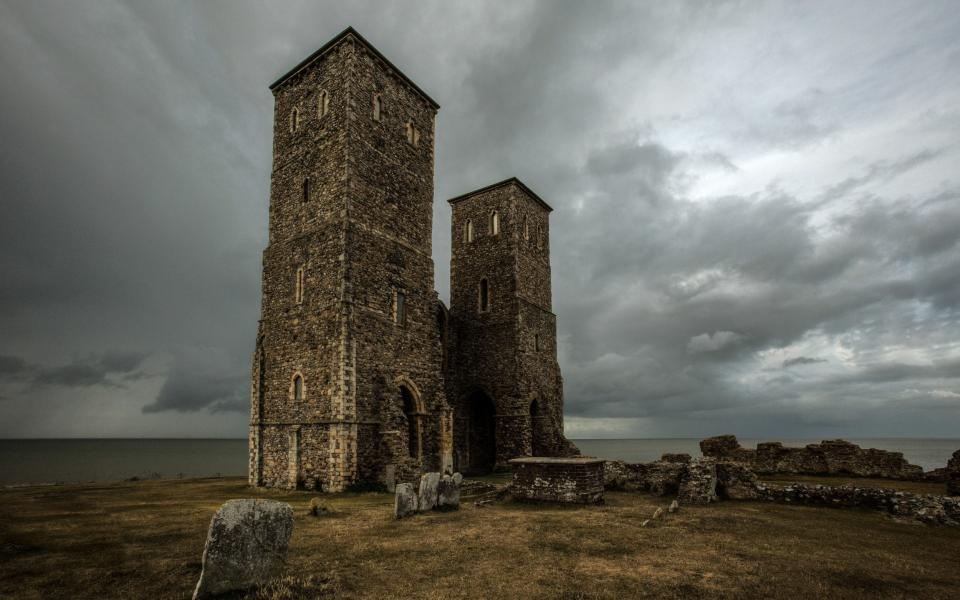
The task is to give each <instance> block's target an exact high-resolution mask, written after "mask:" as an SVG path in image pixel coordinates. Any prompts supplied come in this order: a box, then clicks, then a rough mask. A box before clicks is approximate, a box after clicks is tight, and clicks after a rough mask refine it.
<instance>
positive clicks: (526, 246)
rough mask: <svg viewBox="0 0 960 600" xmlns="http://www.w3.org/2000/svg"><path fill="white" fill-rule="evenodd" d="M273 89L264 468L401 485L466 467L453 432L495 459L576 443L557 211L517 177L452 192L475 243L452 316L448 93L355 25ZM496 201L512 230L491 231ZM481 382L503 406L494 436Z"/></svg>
mask: <svg viewBox="0 0 960 600" xmlns="http://www.w3.org/2000/svg"><path fill="white" fill-rule="evenodd" d="M271 90H272V91H273V94H274V100H275V103H274V141H273V172H272V175H271V189H270V208H269V242H268V245H267V248H266V249H265V250H264V253H263V281H262V286H263V292H262V293H263V299H262V308H261V318H260V321H259V325H258V331H257V338H256V339H257V341H256V347H255V350H254V355H253V362H252V369H251V381H252V385H251V408H250V414H251V420H250V445H249V448H250V471H249V473H250V475H249V479H250V483H251V484H252V485H265V486H272V487H286V488H293V487H306V488H311V489H322V490H325V491H340V490H343V489H345V488H347V487H348V486H350V485H353V484H370V483H379V484H385V485H387V486H388V487H390V486H392V485H393V484H394V483H395V482H400V481H416V480H417V479H418V478H419V475H420V473H422V472H424V471H450V470H452V468H453V466H454V465H453V462H454V461H453V457H454V448H455V446H456V447H457V449H458V450H459V455H462V456H467V457H469V455H470V450H469V447H470V445H471V443H473V444H474V445H477V444H478V443H487V442H485V441H484V440H488V441H489V444H490V446H491V447H490V448H487V449H486V450H489V451H490V453H491V459H490V464H491V466H492V465H493V464H497V465H505V464H506V461H507V460H508V459H509V458H512V457H514V456H521V455H529V454H531V453H538V454H552V455H564V454H571V453H575V452H576V448H575V447H574V446H573V445H572V444H570V443H569V442H568V441H567V440H566V439H565V438H564V437H563V429H562V409H563V388H562V380H561V378H560V370H559V367H558V365H557V361H556V318H555V316H554V315H553V313H552V312H551V307H550V261H549V235H548V234H549V230H548V223H547V214H548V213H549V210H550V208H549V207H548V206H547V205H546V204H545V203H544V202H543V201H542V200H540V199H539V198H537V197H536V195H535V194H533V193H532V192H530V190H529V189H527V188H526V186H524V185H523V184H522V183H520V182H519V181H517V180H515V179H514V180H508V182H504V183H509V185H504V184H496V185H494V186H490V187H489V188H486V189H485V191H488V192H489V193H486V194H476V195H475V196H476V197H475V198H473V199H471V200H470V201H469V202H464V203H462V204H459V205H455V206H454V213H455V214H454V220H455V221H456V219H457V215H458V214H459V215H464V214H467V213H468V212H471V211H472V212H475V213H476V216H475V217H474V223H475V227H476V238H475V242H474V244H471V245H470V247H469V248H466V247H461V246H459V245H458V242H459V240H461V239H462V238H460V237H457V236H455V239H454V249H455V252H454V254H455V255H454V258H453V260H452V261H451V271H452V273H453V274H454V280H453V282H452V283H453V285H452V287H453V291H452V298H453V300H452V305H451V311H449V314H448V311H446V309H445V308H444V307H443V305H442V304H441V303H440V301H439V299H438V297H437V293H436V291H435V290H434V281H433V274H434V264H433V259H432V247H431V245H432V237H431V233H432V218H433V191H434V190H433V168H434V121H435V117H436V111H437V109H438V108H439V107H438V106H437V104H436V103H435V102H434V101H433V100H431V99H430V98H429V97H428V96H427V95H426V94H425V93H424V92H423V91H422V90H420V89H419V88H418V87H417V86H416V84H414V83H413V82H412V81H411V80H410V79H408V78H407V77H406V76H405V75H403V74H402V73H401V72H400V71H399V70H398V69H397V68H396V67H395V66H393V65H392V64H390V62H389V61H388V60H387V59H386V58H385V57H384V56H383V55H382V54H380V53H379V52H378V51H377V50H376V49H375V48H373V46H371V45H370V44H369V42H367V41H366V40H364V39H363V38H362V37H361V36H360V35H359V34H358V33H357V32H355V31H354V30H352V29H347V30H346V31H344V32H343V33H341V34H340V35H339V36H337V37H336V38H334V39H333V40H331V41H330V42H329V43H327V44H326V45H325V46H324V47H323V48H321V49H320V50H318V51H317V52H316V53H314V54H313V55H311V56H310V57H308V58H307V59H306V60H305V61H303V62H302V63H301V64H300V65H298V66H297V67H296V68H294V70H292V71H291V72H289V73H287V74H286V75H284V76H283V77H282V78H281V79H280V80H279V81H277V82H276V83H274V85H272V86H271ZM493 209H496V210H498V211H499V213H498V214H499V215H500V216H499V219H500V230H501V233H500V234H499V235H498V236H489V235H486V234H487V233H489V232H487V231H486V229H485V228H486V227H488V226H489V211H490V210H493ZM458 210H459V212H458ZM484 212H486V213H487V214H486V215H481V213H484ZM457 227H458V226H457V225H456V224H455V225H454V229H455V231H456V230H457ZM457 235H459V233H458V234H457ZM458 251H459V252H458ZM480 278H486V279H487V280H488V282H489V285H490V303H491V310H489V311H484V314H482V315H481V314H478V312H477V311H476V297H475V296H472V297H471V295H472V294H474V293H475V292H476V285H477V283H478V281H479V279H480ZM296 382H300V383H296ZM473 392H479V393H483V394H485V395H486V397H489V398H490V399H491V401H490V404H491V406H492V405H493V403H494V402H495V403H496V406H495V408H492V409H491V410H490V415H488V416H489V417H490V423H486V421H484V424H483V427H482V428H483V429H484V431H480V429H481V426H480V420H479V419H477V418H473V417H471V413H470V412H469V408H470V406H471V405H470V403H469V402H468V397H469V394H471V393H473ZM448 394H453V396H454V397H455V400H456V401H455V402H454V403H453V406H451V404H450V403H448V400H447V396H448ZM455 408H456V409H457V412H456V413H455V412H454V409H455ZM475 416H476V415H474V417H475ZM455 432H456V438H455ZM478 432H479V433H478ZM471 436H472V437H471ZM471 440H473V442H471ZM478 440H480V441H479V442H478ZM493 445H495V450H494V448H493ZM494 454H495V456H493V455H494ZM475 455H476V453H475Z"/></svg>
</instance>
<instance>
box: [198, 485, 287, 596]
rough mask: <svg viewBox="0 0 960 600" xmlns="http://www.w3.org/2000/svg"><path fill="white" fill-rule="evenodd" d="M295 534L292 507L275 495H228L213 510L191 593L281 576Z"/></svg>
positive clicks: (220, 591)
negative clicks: (238, 497) (249, 497)
mask: <svg viewBox="0 0 960 600" xmlns="http://www.w3.org/2000/svg"><path fill="white" fill-rule="evenodd" d="M292 533H293V509H292V508H291V507H290V505H289V504H286V503H284V502H276V501H274V500H228V501H227V502H225V503H224V504H223V505H222V506H221V507H220V508H219V509H217V512H216V514H214V516H213V519H212V520H211V521H210V529H209V531H208V532H207V543H206V545H205V546H204V549H203V561H202V562H203V571H202V572H201V573H200V580H199V581H198V582H197V587H196V588H195V589H194V592H193V598H194V600H199V599H201V598H210V597H212V596H215V595H219V594H223V593H225V592H230V591H235V590H245V589H248V588H251V587H254V586H256V585H260V584H263V583H266V582H267V581H269V580H270V579H272V578H274V577H276V576H278V575H279V574H280V573H281V571H282V570H283V565H284V563H285V561H286V558H287V546H288V544H289V542H290V535H291V534H292Z"/></svg>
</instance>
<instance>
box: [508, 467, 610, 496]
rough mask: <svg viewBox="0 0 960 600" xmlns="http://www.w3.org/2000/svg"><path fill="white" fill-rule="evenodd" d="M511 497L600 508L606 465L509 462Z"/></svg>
mask: <svg viewBox="0 0 960 600" xmlns="http://www.w3.org/2000/svg"><path fill="white" fill-rule="evenodd" d="M510 465H511V466H513V468H514V471H513V481H512V483H511V484H510V494H511V495H512V496H513V497H514V498H517V499H519V500H532V501H537V502H562V503H571V504H600V503H602V502H603V480H604V461H603V460H602V459H598V458H546V457H524V458H515V459H513V460H511V461H510Z"/></svg>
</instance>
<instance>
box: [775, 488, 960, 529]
mask: <svg viewBox="0 0 960 600" xmlns="http://www.w3.org/2000/svg"><path fill="white" fill-rule="evenodd" d="M757 497H758V498H759V499H761V500H769V501H775V502H792V503H796V504H808V505H815V506H829V507H832V508H866V509H872V510H879V511H882V512H885V513H888V514H890V515H893V516H896V517H903V518H909V519H915V520H917V521H921V522H924V523H930V524H937V525H953V526H956V525H960V498H950V497H947V496H936V495H932V494H930V495H920V494H911V493H908V492H899V491H897V490H893V489H889V488H865V487H855V486H850V485H840V486H829V485H802V484H792V485H783V486H781V485H771V484H760V485H759V486H758V487H757Z"/></svg>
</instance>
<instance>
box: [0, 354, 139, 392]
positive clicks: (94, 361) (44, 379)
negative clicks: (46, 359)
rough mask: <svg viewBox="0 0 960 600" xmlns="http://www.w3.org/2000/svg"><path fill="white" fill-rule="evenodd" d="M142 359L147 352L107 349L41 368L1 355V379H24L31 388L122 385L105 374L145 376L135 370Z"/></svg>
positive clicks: (14, 380) (129, 376) (126, 376)
mask: <svg viewBox="0 0 960 600" xmlns="http://www.w3.org/2000/svg"><path fill="white" fill-rule="evenodd" d="M145 358H146V354H144V353H138V352H108V353H106V354H104V355H102V356H99V357H96V356H94V357H88V358H85V359H80V360H76V361H74V362H71V363H69V364H65V365H60V366H56V367H44V366H42V365H36V364H31V363H29V362H27V361H26V360H24V359H23V358H20V357H16V356H0V379H2V380H6V381H9V382H17V381H27V382H30V383H31V384H32V385H33V386H34V387H36V386H44V385H57V386H66V387H89V386H94V385H105V386H114V387H121V386H120V385H119V384H118V383H117V382H116V381H113V380H112V379H109V378H108V377H109V376H110V375H122V376H123V377H124V378H125V379H131V378H138V377H141V376H145V375H146V374H145V373H143V372H141V371H139V370H138V369H137V367H139V366H140V364H141V363H142V362H143V360H144V359H145Z"/></svg>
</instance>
